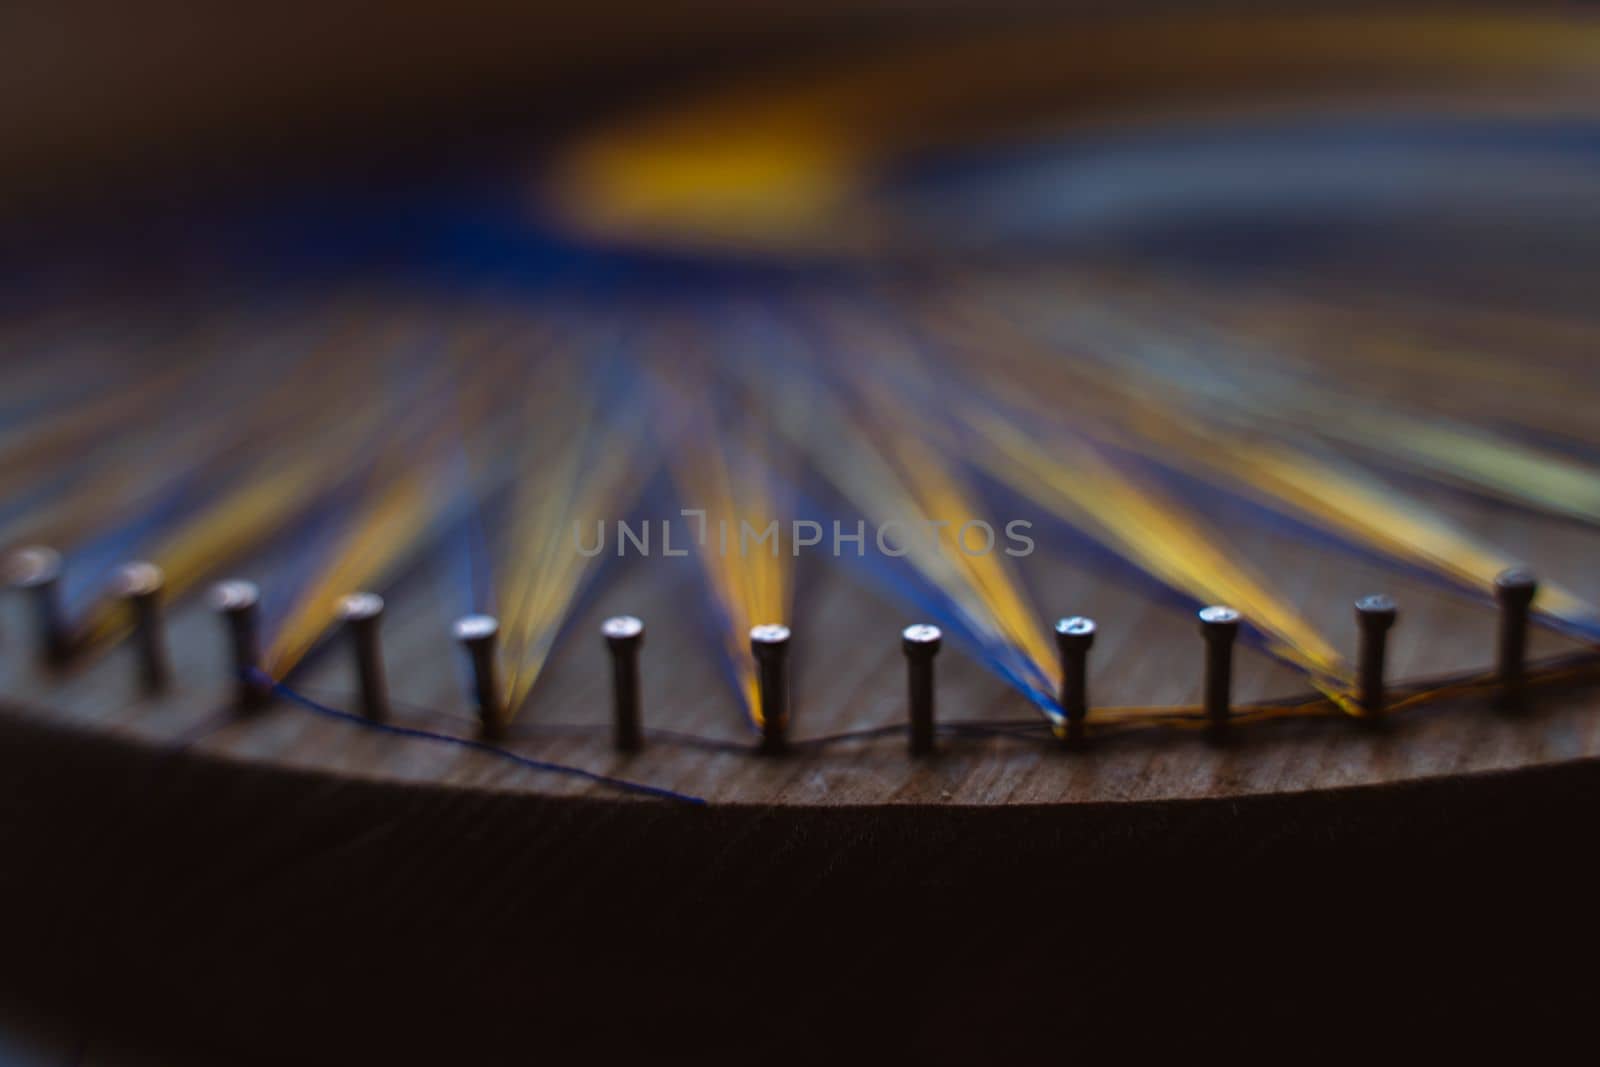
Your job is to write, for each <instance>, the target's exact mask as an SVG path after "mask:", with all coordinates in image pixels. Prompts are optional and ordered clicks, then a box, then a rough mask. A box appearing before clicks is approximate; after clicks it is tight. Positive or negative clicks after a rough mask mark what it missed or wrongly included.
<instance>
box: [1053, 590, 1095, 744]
mask: <svg viewBox="0 0 1600 1067" xmlns="http://www.w3.org/2000/svg"><path fill="white" fill-rule="evenodd" d="M1094 635H1095V624H1094V620H1093V619H1087V618H1084V617H1083V616H1082V615H1074V616H1072V617H1071V618H1068V619H1062V620H1060V621H1059V622H1057V623H1056V651H1057V652H1059V653H1060V656H1061V694H1060V695H1061V710H1062V712H1063V713H1064V714H1065V715H1066V717H1067V732H1066V735H1065V736H1064V737H1063V738H1062V740H1063V741H1065V742H1066V744H1067V745H1068V746H1071V747H1078V746H1080V745H1082V744H1083V742H1084V727H1085V724H1086V720H1087V719H1088V717H1089V649H1090V648H1092V647H1094Z"/></svg>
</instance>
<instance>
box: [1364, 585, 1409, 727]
mask: <svg viewBox="0 0 1600 1067" xmlns="http://www.w3.org/2000/svg"><path fill="white" fill-rule="evenodd" d="M1398 614H1399V612H1398V609H1397V608H1396V607H1395V603H1394V601H1393V600H1391V599H1390V598H1389V597H1387V596H1384V595H1383V594H1381V593H1376V594H1374V595H1372V596H1365V597H1362V598H1361V599H1360V600H1358V601H1356V625H1357V626H1359V627H1360V628H1361V644H1360V647H1359V648H1358V649H1357V651H1356V676H1357V683H1358V685H1359V688H1360V693H1359V699H1360V701H1361V710H1362V711H1364V712H1366V715H1367V719H1368V720H1369V721H1370V722H1373V723H1374V724H1376V723H1379V722H1381V721H1382V720H1383V715H1384V712H1385V710H1387V707H1388V694H1387V692H1386V691H1385V683H1384V671H1385V663H1386V661H1387V659H1388V651H1389V630H1390V629H1391V628H1392V627H1393V626H1394V622H1395V619H1396V618H1397V617H1398Z"/></svg>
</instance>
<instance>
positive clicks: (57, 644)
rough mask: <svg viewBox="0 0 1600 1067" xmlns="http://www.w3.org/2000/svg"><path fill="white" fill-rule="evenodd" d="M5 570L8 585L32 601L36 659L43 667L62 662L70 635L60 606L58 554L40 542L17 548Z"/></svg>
mask: <svg viewBox="0 0 1600 1067" xmlns="http://www.w3.org/2000/svg"><path fill="white" fill-rule="evenodd" d="M8 570H9V572H10V574H9V576H10V580H11V584H12V586H14V587H15V588H17V589H20V590H23V591H24V592H25V593H26V594H27V595H28V597H29V598H30V599H31V600H32V602H33V614H34V634H35V641H36V643H37V648H38V654H39V660H40V662H42V663H43V664H45V665H46V666H47V667H60V666H62V665H64V664H65V663H66V662H67V660H68V659H70V658H71V655H72V635H71V632H70V630H69V629H68V627H67V623H66V617H65V613H64V612H63V611H62V607H61V571H62V565H61V554H60V553H58V552H57V551H56V550H55V549H53V548H45V547H43V546H42V545H35V546H33V547H30V548H22V549H18V550H17V551H16V552H15V553H14V554H13V555H12V556H11V559H10V560H9V563H8Z"/></svg>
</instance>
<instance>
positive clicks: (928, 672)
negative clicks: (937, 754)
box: [900, 623, 944, 756]
mask: <svg viewBox="0 0 1600 1067" xmlns="http://www.w3.org/2000/svg"><path fill="white" fill-rule="evenodd" d="M943 641H944V635H943V634H942V633H940V631H939V628H938V627H937V626H929V625H926V624H921V623H919V624H916V625H912V626H907V627H906V628H905V629H904V630H902V631H900V647H901V649H902V650H903V651H904V652H905V654H906V680H907V695H908V698H909V702H910V711H911V729H910V743H911V754H912V755H913V756H926V755H928V754H929V753H931V752H932V751H933V748H934V744H933V738H934V727H935V723H934V704H933V660H934V657H936V656H937V655H938V654H939V647H940V645H942V644H943Z"/></svg>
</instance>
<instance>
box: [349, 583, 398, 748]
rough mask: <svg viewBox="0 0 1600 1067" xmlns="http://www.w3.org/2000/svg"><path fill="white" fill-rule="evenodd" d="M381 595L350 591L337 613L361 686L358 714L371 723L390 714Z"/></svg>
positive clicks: (381, 719)
mask: <svg viewBox="0 0 1600 1067" xmlns="http://www.w3.org/2000/svg"><path fill="white" fill-rule="evenodd" d="M383 607H384V605H383V597H381V596H379V595H378V594H376V593H351V594H350V595H349V596H347V597H345V598H344V599H342V600H340V601H339V616H340V617H341V618H342V619H344V625H345V629H346V630H348V631H349V632H350V647H351V651H352V652H353V653H354V655H355V663H356V682H357V684H358V685H360V687H361V714H363V715H365V716H366V717H367V718H369V719H372V720H373V721H374V722H382V721H383V720H384V719H387V718H388V717H389V687H388V683H387V682H386V681H385V679H384V671H383V642H382V638H381V636H380V634H379V630H380V629H381V626H382V623H383Z"/></svg>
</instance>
